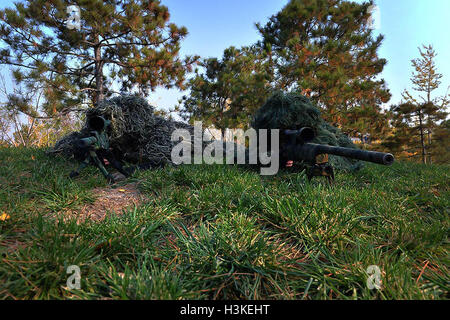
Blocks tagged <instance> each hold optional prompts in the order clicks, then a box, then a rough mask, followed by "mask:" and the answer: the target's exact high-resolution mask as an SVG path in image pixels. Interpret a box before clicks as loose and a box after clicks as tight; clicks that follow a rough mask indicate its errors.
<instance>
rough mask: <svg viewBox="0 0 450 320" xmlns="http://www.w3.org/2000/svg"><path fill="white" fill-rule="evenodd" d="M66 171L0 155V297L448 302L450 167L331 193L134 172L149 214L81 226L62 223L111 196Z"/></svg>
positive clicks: (89, 173) (226, 177)
mask: <svg viewBox="0 0 450 320" xmlns="http://www.w3.org/2000/svg"><path fill="white" fill-rule="evenodd" d="M73 166H74V164H73V163H66V162H64V160H62V159H55V158H49V157H47V156H46V155H45V154H44V152H43V150H32V149H0V185H1V188H0V214H1V213H3V212H4V213H5V214H7V215H9V218H7V217H6V215H3V219H4V221H0V255H1V256H0V259H1V263H0V298H4V299H5V298H6V299H10V298H13V299H16V298H17V299H23V298H25V299H30V298H32V299H35V298H38V299H48V298H51V299H54V298H56V299H60V298H65V299H67V298H81V299H99V298H113V299H121V298H131V299H448V298H449V283H450V282H449V280H450V279H449V270H448V269H449V255H448V248H449V246H448V245H449V241H448V235H449V208H450V187H449V186H450V183H449V182H450V167H449V166H423V165H417V164H411V163H396V164H395V165H394V166H392V167H382V166H376V165H370V164H369V165H367V166H366V167H365V169H363V170H362V171H360V172H358V173H354V174H347V175H344V174H338V175H337V178H336V183H335V184H334V185H333V186H328V185H327V184H326V183H325V180H321V179H315V180H313V181H312V182H311V183H308V182H307V181H306V179H305V176H304V175H303V174H302V173H297V174H286V173H284V174H283V173H282V174H280V175H278V176H276V177H261V176H260V175H259V174H258V172H253V171H246V170H244V169H242V168H238V167H233V166H218V165H216V166H206V165H205V166H183V167H179V168H167V169H164V170H154V171H147V172H139V173H137V174H135V175H134V176H133V177H132V178H130V179H129V181H128V182H130V181H132V182H137V183H138V186H139V189H140V191H141V192H142V193H143V194H144V195H145V196H146V198H147V200H146V201H145V202H144V203H142V204H141V205H139V206H138V207H134V208H132V209H129V210H127V211H126V212H124V213H123V214H122V215H115V214H111V215H108V217H107V218H106V219H105V220H103V221H102V222H93V221H89V220H88V221H86V222H82V223H77V222H76V220H75V219H69V218H68V217H72V216H73V215H68V214H66V213H65V212H76V211H77V210H79V208H80V207H81V206H82V204H85V203H92V202H94V201H95V198H96V194H93V192H92V189H93V188H95V187H107V185H106V183H105V182H104V180H103V179H102V178H101V176H100V175H99V174H98V173H97V171H96V170H95V169H94V168H89V169H87V170H86V171H85V172H83V173H82V174H81V176H80V177H78V178H77V179H75V180H70V179H69V178H67V175H68V173H69V172H70V171H71V170H72V168H73ZM116 187H119V188H120V183H119V184H118V186H116ZM5 217H6V218H5ZM63 218H64V219H63ZM69 265H78V266H79V267H80V268H81V289H80V290H69V289H68V288H67V287H66V281H67V278H68V277H69V276H70V275H69V274H67V273H66V269H67V267H68V266H69ZM370 265H377V266H378V267H379V268H380V270H381V281H382V284H381V286H382V287H381V289H380V290H376V289H374V290H370V289H369V288H368V287H367V283H366V281H367V278H368V274H367V273H366V271H367V268H368V266H370Z"/></svg>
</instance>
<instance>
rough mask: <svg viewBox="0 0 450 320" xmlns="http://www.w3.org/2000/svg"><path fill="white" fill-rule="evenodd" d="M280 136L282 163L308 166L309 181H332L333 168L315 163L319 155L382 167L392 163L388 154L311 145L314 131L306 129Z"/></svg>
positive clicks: (287, 132)
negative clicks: (320, 178)
mask: <svg viewBox="0 0 450 320" xmlns="http://www.w3.org/2000/svg"><path fill="white" fill-rule="evenodd" d="M282 136H283V140H282V141H281V146H280V157H281V159H282V160H284V161H289V160H293V161H303V162H306V163H307V164H309V165H310V168H309V169H308V170H307V175H308V178H309V179H311V178H312V177H313V176H326V177H327V178H328V179H329V181H331V180H334V171H333V167H332V166H331V165H330V164H329V163H327V162H325V163H317V161H316V157H317V156H318V155H321V154H332V155H336V156H341V157H346V158H351V159H357V160H362V161H368V162H373V163H378V164H383V165H391V164H392V163H394V156H393V155H392V154H390V153H384V152H377V151H366V150H361V149H355V148H345V147H335V146H329V145H324V144H316V143H311V142H310V141H312V140H313V139H314V138H315V136H316V135H315V132H314V130H313V129H312V128H308V127H305V128H301V129H298V130H284V131H282Z"/></svg>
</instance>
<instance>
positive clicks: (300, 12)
mask: <svg viewBox="0 0 450 320" xmlns="http://www.w3.org/2000/svg"><path fill="white" fill-rule="evenodd" d="M371 5H373V1H368V2H364V3H361V4H359V3H356V2H349V1H342V0H291V1H290V2H289V3H288V4H287V5H286V6H285V7H284V8H283V9H282V10H281V11H280V12H278V13H277V14H275V15H273V16H272V17H271V18H270V20H269V22H267V24H266V25H264V26H262V25H260V24H257V28H258V30H259V32H260V33H261V35H262V37H263V40H262V41H260V45H261V46H262V47H264V48H270V50H271V55H272V57H271V60H272V61H273V63H274V68H275V70H276V83H277V87H278V88H280V89H283V90H287V89H293V90H296V91H299V92H301V93H304V94H306V95H307V96H308V97H309V98H310V99H311V100H312V101H313V102H315V103H316V104H317V105H318V106H319V107H320V108H321V109H322V111H323V112H322V113H323V115H324V117H325V118H326V120H328V121H329V122H331V123H332V124H334V125H337V126H339V127H341V128H342V129H343V130H344V131H345V132H347V133H350V132H353V133H356V132H360V133H363V132H361V131H366V132H368V133H370V134H372V135H373V136H374V137H375V136H378V135H379V134H380V132H381V131H382V130H381V129H382V128H384V126H385V124H386V119H385V116H384V115H383V114H382V113H381V108H380V105H381V104H382V103H385V102H387V101H388V100H389V99H390V93H389V90H388V89H387V88H386V86H385V82H384V80H382V79H378V76H379V75H380V73H381V72H382V70H383V67H384V66H385V64H386V60H385V59H380V58H379V57H378V55H377V50H378V48H379V47H380V45H381V43H382V41H383V36H382V35H379V36H378V37H376V38H374V37H373V35H372V30H371V29H370V25H369V23H368V21H369V18H370V11H369V10H368V9H369V7H370V6H371ZM361 119H364V121H361ZM374 123H376V124H377V125H376V126H375V125H374Z"/></svg>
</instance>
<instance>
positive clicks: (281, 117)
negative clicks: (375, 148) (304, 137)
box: [252, 92, 363, 175]
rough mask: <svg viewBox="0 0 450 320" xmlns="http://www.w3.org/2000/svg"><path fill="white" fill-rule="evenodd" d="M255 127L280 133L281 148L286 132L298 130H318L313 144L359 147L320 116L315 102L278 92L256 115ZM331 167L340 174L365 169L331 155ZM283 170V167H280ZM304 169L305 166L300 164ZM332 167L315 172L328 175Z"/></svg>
mask: <svg viewBox="0 0 450 320" xmlns="http://www.w3.org/2000/svg"><path fill="white" fill-rule="evenodd" d="M252 127H253V128H254V129H280V145H282V144H283V143H285V142H286V141H285V140H286V139H287V137H286V136H284V135H283V134H282V133H281V132H282V131H283V130H298V129H301V128H304V127H309V128H312V129H313V130H314V134H315V137H314V139H313V140H311V141H310V142H312V143H317V144H325V145H331V146H340V147H346V148H354V149H357V147H356V146H355V145H354V144H353V143H352V141H351V140H350V139H349V138H348V137H347V136H346V135H345V134H343V133H342V132H341V131H340V130H339V129H337V128H335V127H333V126H331V125H330V124H328V123H326V122H325V121H324V120H323V119H322V118H321V116H320V110H319V109H318V108H317V107H316V106H314V105H313V104H312V103H311V101H310V100H309V99H308V98H307V97H305V96H302V95H300V94H297V93H287V94H286V93H283V92H276V93H275V94H274V95H273V96H272V97H270V98H269V99H268V100H267V101H266V103H265V104H264V105H263V106H262V107H261V108H260V109H258V110H257V112H256V113H255V116H254V119H253V122H252ZM328 163H329V164H330V165H331V166H332V167H334V168H335V169H338V170H344V171H353V170H358V169H360V168H361V167H362V165H363V164H362V162H361V161H359V160H354V159H350V158H345V157H340V156H334V155H331V154H330V155H328ZM280 165H282V166H283V164H281V163H280ZM296 165H298V166H303V164H302V163H297V164H296ZM327 168H328V167H324V168H319V167H318V168H313V170H316V171H317V170H319V171H320V170H324V172H323V174H321V175H326V171H327V170H328V169H327Z"/></svg>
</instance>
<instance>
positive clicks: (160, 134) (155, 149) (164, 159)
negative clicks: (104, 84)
mask: <svg viewBox="0 0 450 320" xmlns="http://www.w3.org/2000/svg"><path fill="white" fill-rule="evenodd" d="M154 111H155V110H154V108H153V107H152V106H151V105H149V104H148V102H147V101H146V100H145V99H144V98H142V97H139V96H135V95H122V96H117V97H114V98H112V99H108V100H104V101H102V102H101V103H100V104H99V105H98V106H96V107H94V108H91V109H88V110H87V111H86V112H85V118H86V122H85V125H84V127H83V128H82V129H81V130H80V131H79V132H72V133H70V134H69V135H67V136H65V137H63V138H62V139H61V140H59V141H58V142H57V143H56V144H55V146H54V148H53V150H51V151H50V152H51V153H59V154H61V155H63V156H65V157H67V158H76V159H77V158H78V160H79V158H80V156H79V153H80V149H79V148H78V147H77V141H79V140H80V139H82V138H86V137H89V136H90V135H91V134H90V131H91V130H90V128H89V125H88V123H89V121H90V119H93V118H95V117H102V118H104V119H105V120H107V121H108V122H109V126H108V128H107V129H106V133H107V135H108V139H109V145H110V149H111V152H112V153H113V155H114V156H115V158H117V160H118V161H127V162H129V163H132V164H137V165H139V166H140V167H141V168H150V167H160V166H164V165H166V164H171V151H172V148H173V146H174V145H175V144H177V143H178V142H175V141H171V134H172V132H173V131H174V130H175V129H187V130H188V131H189V132H191V134H193V127H192V126H190V125H187V124H185V123H182V122H177V121H172V120H168V119H164V118H163V117H160V116H157V115H155V113H154Z"/></svg>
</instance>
